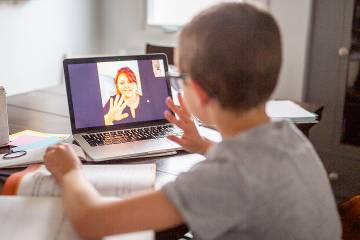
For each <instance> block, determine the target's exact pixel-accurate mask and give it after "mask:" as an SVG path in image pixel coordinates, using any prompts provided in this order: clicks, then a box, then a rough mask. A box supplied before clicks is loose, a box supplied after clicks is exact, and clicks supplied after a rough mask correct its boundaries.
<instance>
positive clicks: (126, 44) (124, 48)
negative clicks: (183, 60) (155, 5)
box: [99, 0, 176, 54]
mask: <svg viewBox="0 0 360 240" xmlns="http://www.w3.org/2000/svg"><path fill="white" fill-rule="evenodd" d="M100 19H101V20H100V32H99V35H100V46H101V47H100V49H101V52H102V53H107V54H118V53H120V54H125V53H126V54H132V53H143V52H144V50H145V44H146V43H147V42H148V43H158V44H163V45H168V46H175V42H176V34H174V33H171V34H169V33H164V31H163V30H161V29H160V28H156V27H147V26H146V23H145V21H146V1H145V0H103V1H102V2H101V7H100Z"/></svg>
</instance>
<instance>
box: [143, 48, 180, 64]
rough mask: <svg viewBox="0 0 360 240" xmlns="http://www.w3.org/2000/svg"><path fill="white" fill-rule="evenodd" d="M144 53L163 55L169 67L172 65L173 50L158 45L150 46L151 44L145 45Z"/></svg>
mask: <svg viewBox="0 0 360 240" xmlns="http://www.w3.org/2000/svg"><path fill="white" fill-rule="evenodd" d="M145 52H146V53H165V54H166V56H167V58H168V62H169V64H170V65H174V48H173V47H168V46H159V45H152V44H148V43H147V44H146V49H145Z"/></svg>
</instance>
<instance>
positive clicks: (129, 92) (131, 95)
mask: <svg viewBox="0 0 360 240" xmlns="http://www.w3.org/2000/svg"><path fill="white" fill-rule="evenodd" d="M117 87H118V89H119V91H120V93H121V95H123V96H124V100H125V102H127V101H129V100H130V101H131V100H133V99H135V98H136V95H137V90H138V89H137V85H136V83H134V82H130V81H129V79H128V77H127V76H126V75H125V74H121V75H120V76H119V78H118V82H117Z"/></svg>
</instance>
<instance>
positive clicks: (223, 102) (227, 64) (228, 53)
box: [176, 2, 282, 114]
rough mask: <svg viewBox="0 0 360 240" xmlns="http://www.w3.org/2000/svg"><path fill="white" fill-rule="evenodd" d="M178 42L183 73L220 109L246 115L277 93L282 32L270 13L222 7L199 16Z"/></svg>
mask: <svg viewBox="0 0 360 240" xmlns="http://www.w3.org/2000/svg"><path fill="white" fill-rule="evenodd" d="M178 40H179V42H178V48H177V52H176V55H177V57H176V61H177V66H178V68H179V71H180V72H181V73H183V74H186V75H188V76H189V79H191V81H190V82H193V83H195V85H196V87H198V88H201V89H202V90H203V92H204V94H205V95H207V97H208V99H211V100H216V101H217V102H218V103H219V106H220V107H221V108H223V109H228V110H230V111H236V112H244V111H247V110H250V109H252V108H255V107H257V106H259V105H261V104H263V103H265V102H266V101H267V100H268V98H269V97H270V95H271V93H272V92H273V90H274V88H275V86H276V83H277V78H278V75H279V72H280V67H281V61H282V51H281V37H280V31H279V28H278V26H277V24H276V22H275V20H274V18H273V17H272V16H271V15H270V14H269V13H268V12H266V11H264V10H262V9H260V8H257V7H255V6H254V5H250V4H247V3H235V2H233V3H222V4H219V5H216V6H213V7H211V8H209V9H206V10H204V11H203V12H201V13H200V14H198V15H197V16H196V17H194V18H193V19H192V21H191V22H189V23H188V24H187V25H185V27H184V28H183V29H182V31H181V33H180V35H179V39H178ZM185 85H187V84H185ZM185 88H187V86H185ZM184 90H185V89H184ZM186 97H187V96H186V90H185V98H186ZM192 110H193V109H192ZM196 114H199V113H196Z"/></svg>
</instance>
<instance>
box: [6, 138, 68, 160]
mask: <svg viewBox="0 0 360 240" xmlns="http://www.w3.org/2000/svg"><path fill="white" fill-rule="evenodd" d="M60 142H61V140H60V139H59V138H58V137H49V138H46V139H44V140H41V141H38V142H34V143H30V144H26V145H22V146H17V147H14V148H11V149H10V152H8V153H7V154H5V155H4V156H3V157H2V158H3V159H5V160H10V159H14V158H18V157H22V156H24V155H26V153H27V151H29V150H31V149H35V148H44V147H48V146H51V145H54V144H58V143H60Z"/></svg>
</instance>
